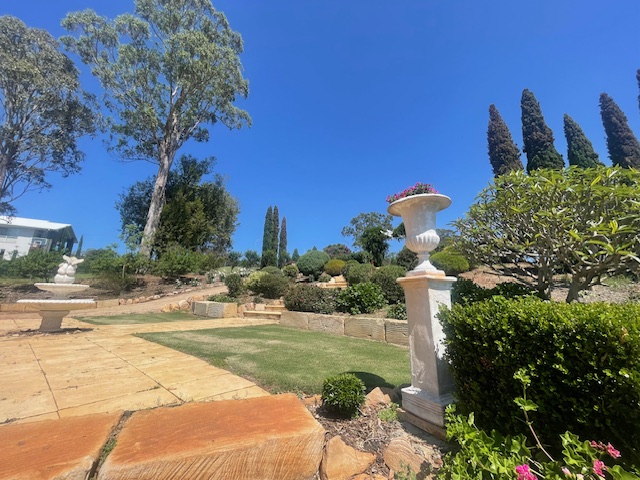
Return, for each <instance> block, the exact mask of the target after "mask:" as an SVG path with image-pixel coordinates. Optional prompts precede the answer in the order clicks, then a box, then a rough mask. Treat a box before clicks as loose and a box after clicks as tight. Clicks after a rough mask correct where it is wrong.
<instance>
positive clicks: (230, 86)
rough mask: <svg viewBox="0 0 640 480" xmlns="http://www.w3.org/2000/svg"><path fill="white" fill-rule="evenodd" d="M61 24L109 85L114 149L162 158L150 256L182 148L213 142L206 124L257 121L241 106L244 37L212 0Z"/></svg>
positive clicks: (77, 15) (162, 1)
mask: <svg viewBox="0 0 640 480" xmlns="http://www.w3.org/2000/svg"><path fill="white" fill-rule="evenodd" d="M62 25H63V26H64V27H65V28H66V29H67V30H68V31H70V32H73V33H75V34H76V35H77V36H76V37H73V36H67V37H63V38H62V42H63V43H64V44H65V46H66V47H67V48H68V49H69V50H70V51H71V52H73V53H76V54H78V55H79V56H80V59H81V60H82V61H83V62H84V63H85V64H87V65H90V66H91V72H92V73H93V75H94V76H96V77H97V78H98V80H99V81H100V83H101V84H102V87H103V89H104V91H105V95H104V105H105V106H106V107H107V108H108V109H109V111H110V112H111V113H112V114H113V116H112V117H111V118H109V126H110V130H111V142H110V149H111V150H112V151H114V152H116V153H117V154H118V155H120V157H121V158H122V159H124V160H146V161H150V162H153V163H156V164H157V165H158V172H157V175H156V178H155V183H154V188H153V193H152V196H151V201H150V202H149V211H148V213H147V219H146V223H145V227H144V238H143V242H142V247H141V253H142V254H143V255H146V256H150V255H151V246H152V245H153V237H154V236H155V234H156V231H157V229H158V225H159V224H160V216H161V213H162V209H163V207H164V198H165V188H166V185H167V179H168V178H169V171H170V169H171V166H172V164H173V161H174V158H175V156H176V153H177V152H178V150H179V149H180V148H181V147H182V146H183V145H184V144H185V143H186V142H187V141H189V140H194V141H197V142H206V141H208V140H209V130H208V129H207V125H213V124H215V123H222V124H223V125H225V126H227V127H228V128H230V129H233V128H240V127H242V126H244V125H247V124H249V123H250V121H251V119H250V118H249V115H248V114H247V112H245V111H244V110H241V109H239V108H238V107H236V106H235V105H234V103H235V101H236V98H237V96H238V95H240V96H242V97H246V96H247V95H248V93H249V88H248V83H247V81H246V80H245V79H244V78H243V76H242V66H241V64H240V59H239V55H240V54H241V53H242V50H243V45H242V38H241V37H240V35H239V34H238V33H237V32H234V31H233V30H231V28H230V26H229V23H228V22H227V19H226V17H225V16H224V14H223V13H222V12H219V11H216V10H215V9H214V7H213V5H212V4H211V1H210V0H171V1H170V0H135V15H132V14H125V15H120V16H118V17H116V19H115V20H113V21H111V20H109V19H107V18H104V17H101V16H99V15H98V14H96V12H94V11H93V10H89V9H88V10H84V11H81V12H74V13H70V14H69V15H67V16H66V17H65V18H64V20H63V21H62ZM56 81H57V79H56Z"/></svg>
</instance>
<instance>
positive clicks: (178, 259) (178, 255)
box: [154, 245, 196, 280]
mask: <svg viewBox="0 0 640 480" xmlns="http://www.w3.org/2000/svg"><path fill="white" fill-rule="evenodd" d="M195 263H196V254H195V253H194V252H192V251H191V250H188V249H187V248H185V247H183V246H182V245H171V246H169V247H168V248H167V249H166V250H165V251H164V252H162V256H161V257H160V259H159V260H158V261H157V262H156V264H155V266H154V270H155V273H156V275H159V276H161V277H163V278H166V279H170V280H173V279H175V278H178V277H179V276H180V275H184V274H185V273H190V272H192V271H194V265H195Z"/></svg>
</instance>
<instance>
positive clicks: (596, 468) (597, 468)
mask: <svg viewBox="0 0 640 480" xmlns="http://www.w3.org/2000/svg"><path fill="white" fill-rule="evenodd" d="M606 469H607V466H606V465H605V464H604V462H603V461H602V460H594V461H593V473H595V474H596V475H600V476H601V477H604V470H606Z"/></svg>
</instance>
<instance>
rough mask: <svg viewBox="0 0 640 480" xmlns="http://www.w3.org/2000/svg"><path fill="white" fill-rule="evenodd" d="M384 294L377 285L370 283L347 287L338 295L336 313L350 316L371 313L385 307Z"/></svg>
mask: <svg viewBox="0 0 640 480" xmlns="http://www.w3.org/2000/svg"><path fill="white" fill-rule="evenodd" d="M386 303H387V302H386V301H385V299H384V293H383V292H382V288H380V286H379V285H376V284H375V283H371V282H364V283H359V284H357V285H353V286H350V287H347V288H346V289H345V290H342V291H341V292H340V293H338V305H337V307H338V311H340V312H347V313H350V314H352V315H358V314H360V313H373V312H375V311H376V310H379V309H381V308H382V307H384V306H385V305H386Z"/></svg>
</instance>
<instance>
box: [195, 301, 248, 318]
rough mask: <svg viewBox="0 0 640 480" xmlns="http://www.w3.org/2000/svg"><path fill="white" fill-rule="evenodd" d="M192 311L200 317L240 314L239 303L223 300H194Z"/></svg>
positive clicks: (230, 316)
mask: <svg viewBox="0 0 640 480" xmlns="http://www.w3.org/2000/svg"><path fill="white" fill-rule="evenodd" d="M191 313H193V314H194V315H197V316H199V317H209V318H234V317H237V316H238V305H236V304H235V303H221V302H210V301H203V302H192V303H191Z"/></svg>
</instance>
